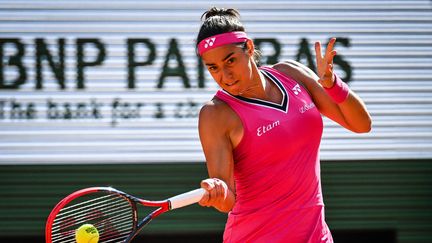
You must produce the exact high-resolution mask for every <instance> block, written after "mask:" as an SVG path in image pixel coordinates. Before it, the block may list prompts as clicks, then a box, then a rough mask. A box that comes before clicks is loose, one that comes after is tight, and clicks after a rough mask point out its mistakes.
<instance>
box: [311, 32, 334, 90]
mask: <svg viewBox="0 0 432 243" xmlns="http://www.w3.org/2000/svg"><path fill="white" fill-rule="evenodd" d="M335 42H336V38H331V39H330V41H329V43H328V45H327V48H326V50H325V54H324V56H322V53H321V43H320V42H319V41H317V42H315V55H316V63H317V74H318V77H319V80H318V82H319V83H320V84H321V85H322V86H323V87H324V88H331V87H332V86H333V83H334V75H333V58H334V56H336V51H335V50H333V46H334V44H335Z"/></svg>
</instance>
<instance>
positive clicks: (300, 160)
mask: <svg viewBox="0 0 432 243" xmlns="http://www.w3.org/2000/svg"><path fill="white" fill-rule="evenodd" d="M260 72H262V73H263V74H264V76H265V77H266V78H268V79H269V80H271V81H272V82H273V83H274V84H275V85H276V86H277V87H278V89H279V90H280V92H281V93H282V102H281V103H280V104H276V103H273V102H269V101H265V100H260V99H252V98H245V97H241V96H233V95H231V94H229V93H228V92H226V91H224V90H219V91H218V92H217V93H216V97H217V98H219V99H220V100H222V101H223V102H225V103H226V104H227V105H228V106H230V108H231V109H232V110H233V111H234V112H235V113H236V114H237V115H238V116H239V118H240V120H241V122H242V125H243V137H242V139H241V141H240V143H239V144H238V145H237V147H236V148H235V149H234V151H233V157H234V181H235V188H236V202H235V205H234V207H233V209H232V211H231V212H230V213H229V214H228V220H227V223H226V226H225V232H224V242H227V243H232V242H265V243H269V242H272V243H274V242H290V243H297V242H298V243H307V242H310V243H317V242H333V240H332V236H331V233H330V231H329V229H328V227H327V225H326V223H325V220H324V203H323V197H322V192H321V181H320V162H319V147H320V142H321V136H322V130H323V122H322V118H321V114H320V112H319V111H318V109H317V108H316V107H315V104H314V103H313V101H312V99H311V97H310V95H309V93H308V92H307V90H306V89H305V88H304V87H303V86H301V85H299V84H298V83H297V82H296V81H295V80H294V79H292V78H290V77H288V76H287V75H285V74H283V73H281V72H279V71H278V70H275V69H273V68H270V67H261V68H260Z"/></svg>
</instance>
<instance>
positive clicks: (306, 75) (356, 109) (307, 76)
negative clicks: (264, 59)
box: [274, 40, 372, 133]
mask: <svg viewBox="0 0 432 243" xmlns="http://www.w3.org/2000/svg"><path fill="white" fill-rule="evenodd" d="M332 43H333V44H334V40H333V41H331V42H330V44H329V47H330V48H327V49H330V50H327V52H326V56H325V57H323V58H324V59H326V58H327V59H328V60H327V61H325V60H324V61H323V60H320V61H318V60H317V63H320V62H321V63H320V64H321V65H318V66H320V67H321V71H319V72H320V77H319V76H318V75H317V74H315V73H314V72H313V71H312V70H310V69H309V68H308V67H306V66H304V65H303V64H301V63H298V62H295V61H288V62H285V63H278V64H276V65H275V66H274V68H275V69H277V70H279V71H281V72H283V73H285V74H287V75H289V76H291V77H292V78H294V79H295V80H296V81H298V82H300V83H301V84H302V85H303V86H304V87H306V88H307V90H308V91H309V93H310V94H311V96H312V99H313V101H314V103H315V105H316V106H317V108H318V109H319V111H320V112H321V114H323V115H325V116H326V117H328V118H330V119H332V120H333V121H335V122H337V123H339V124H340V125H341V126H343V127H345V128H346V129H348V130H350V131H353V132H357V133H365V132H369V131H370V130H371V123H372V122H371V117H370V115H369V113H368V111H367V109H366V106H365V104H364V103H363V101H362V100H361V99H360V97H358V96H357V95H356V94H355V93H354V92H353V91H352V90H350V92H349V95H348V98H347V99H346V100H345V101H344V102H342V103H339V104H337V103H335V102H334V101H333V100H332V99H331V97H330V96H329V95H328V94H327V93H326V92H325V90H324V87H331V86H332V85H333V82H334V79H333V78H334V76H333V64H332V61H333V57H334V56H335V55H336V52H335V51H331V49H332V48H333V46H332ZM330 45H331V46H330ZM316 47H317V46H316ZM316 49H317V51H319V52H321V47H319V48H316ZM319 55H320V54H319ZM317 56H318V54H317ZM317 59H318V57H317Z"/></svg>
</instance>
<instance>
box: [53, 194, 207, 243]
mask: <svg viewBox="0 0 432 243" xmlns="http://www.w3.org/2000/svg"><path fill="white" fill-rule="evenodd" d="M204 193H205V190H204V189H202V188H200V189H196V190H193V191H190V192H186V193H183V194H180V195H177V196H174V197H171V198H168V199H166V200H163V201H148V200H143V199H140V198H137V197H134V196H131V195H129V194H127V193H125V192H122V191H119V190H116V189H114V188H111V187H91V188H86V189H82V190H79V191H76V192H74V193H72V194H70V195H69V196H67V197H65V198H64V199H63V200H61V201H60V202H59V203H58V204H57V205H56V206H55V207H54V209H53V210H52V211H51V213H50V215H49V216H48V219H47V223H46V227H45V239H46V242H47V243H56V242H62V243H74V242H75V230H76V229H78V228H79V227H80V226H81V225H83V224H92V225H94V226H95V227H96V228H97V229H98V231H99V242H100V243H103V242H130V241H131V240H132V239H133V238H134V237H135V236H136V235H137V234H138V233H139V231H140V230H141V229H142V228H143V227H144V226H146V225H147V224H148V223H150V221H151V220H152V219H154V218H156V217H157V216H159V215H161V214H162V213H165V212H167V211H169V210H173V209H177V208H181V207H184V206H187V205H190V204H194V203H196V202H198V201H199V200H201V198H202V196H203V195H204ZM137 204H141V205H143V206H145V207H152V208H156V209H155V210H153V211H151V213H149V214H148V215H147V216H145V217H144V218H143V219H142V220H141V221H140V222H138V211H137Z"/></svg>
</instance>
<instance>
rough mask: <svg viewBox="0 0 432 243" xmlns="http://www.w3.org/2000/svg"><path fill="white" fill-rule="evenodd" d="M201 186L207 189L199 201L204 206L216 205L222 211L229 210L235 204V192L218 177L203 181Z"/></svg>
mask: <svg viewBox="0 0 432 243" xmlns="http://www.w3.org/2000/svg"><path fill="white" fill-rule="evenodd" d="M201 187H202V188H204V189H205V190H206V193H205V194H204V196H203V198H202V199H201V200H200V201H199V202H198V203H199V205H201V206H203V207H215V208H216V209H217V210H219V211H221V212H229V211H230V210H231V208H232V206H233V204H234V200H233V198H234V197H233V193H232V192H231V191H230V190H229V188H228V186H227V184H226V183H225V182H224V181H223V180H220V179H218V178H209V179H205V180H203V181H201Z"/></svg>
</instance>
